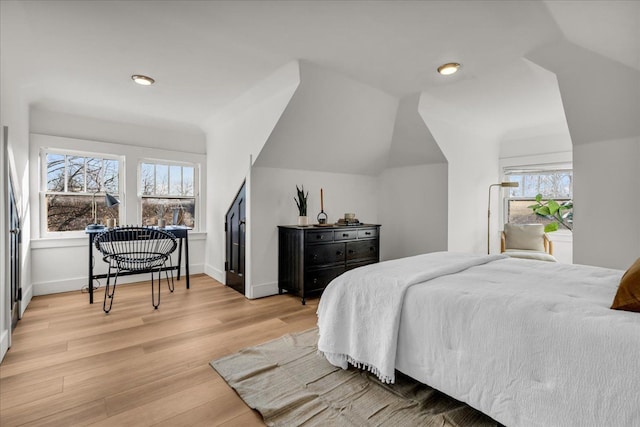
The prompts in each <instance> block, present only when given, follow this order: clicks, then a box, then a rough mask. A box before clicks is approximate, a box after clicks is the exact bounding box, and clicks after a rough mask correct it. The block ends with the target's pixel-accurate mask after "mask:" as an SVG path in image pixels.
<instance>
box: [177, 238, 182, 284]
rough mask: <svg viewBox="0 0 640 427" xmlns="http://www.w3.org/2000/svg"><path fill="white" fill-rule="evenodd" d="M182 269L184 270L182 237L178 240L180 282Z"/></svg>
mask: <svg viewBox="0 0 640 427" xmlns="http://www.w3.org/2000/svg"><path fill="white" fill-rule="evenodd" d="M181 269H182V237H181V238H179V239H178V280H180V270H181Z"/></svg>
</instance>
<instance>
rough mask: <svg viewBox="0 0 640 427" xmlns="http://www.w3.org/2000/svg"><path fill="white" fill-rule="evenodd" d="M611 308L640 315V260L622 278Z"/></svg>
mask: <svg viewBox="0 0 640 427" xmlns="http://www.w3.org/2000/svg"><path fill="white" fill-rule="evenodd" d="M611 308H613V309H616V310H626V311H637V312H638V313H640V258H638V259H637V260H636V262H634V263H633V264H631V267H629V269H628V270H627V271H626V272H625V273H624V275H623V276H622V279H621V280H620V286H618V292H617V293H616V296H615V298H614V299H613V305H612V306H611Z"/></svg>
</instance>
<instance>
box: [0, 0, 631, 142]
mask: <svg viewBox="0 0 640 427" xmlns="http://www.w3.org/2000/svg"><path fill="white" fill-rule="evenodd" d="M1 4H2V6H1V7H2V10H1V12H2V13H1V17H2V28H1V31H2V37H1V43H2V45H1V47H2V53H1V55H2V57H1V59H2V84H3V89H4V87H5V85H16V86H19V87H20V88H21V89H22V90H23V93H24V94H25V96H26V97H27V99H28V101H29V102H31V103H32V105H34V106H37V107H41V108H45V109H51V110H56V111H62V112H68V113H74V114H83V115H88V116H93V117H99V118H103V119H109V120H118V121H123V122H132V123H140V124H145V125H159V126H164V127H175V128H185V129H199V128H200V126H201V125H202V123H203V122H204V121H206V119H207V118H208V117H211V116H212V115H213V114H215V113H216V112H217V111H219V110H220V109H221V108H223V107H224V106H226V105H228V104H229V103H230V102H231V101H232V100H234V99H236V98H237V97H238V96H240V95H241V94H242V93H243V92H245V91H247V90H248V89H249V88H251V87H253V86H255V85H256V84H258V83H259V82H260V81H261V80H262V79H264V78H265V77H266V76H268V75H270V74H271V73H273V72H274V70H276V69H278V68H279V67H281V66H283V65H284V64H286V63H288V62H290V61H291V60H294V59H299V60H303V61H308V62H310V63H313V64H315V65H318V66H320V67H324V68H326V69H329V70H332V71H333V72H336V73H340V74H343V75H344V76H346V77H348V78H351V79H353V80H357V81H359V82H362V83H363V84H366V85H369V86H372V87H374V88H376V89H378V90H381V91H383V92H386V93H387V94H389V95H391V96H393V97H396V98H397V99H402V98H406V97H407V96H414V95H415V94H418V93H420V92H423V91H430V92H431V93H432V94H434V96H446V97H447V98H448V99H455V100H457V105H459V106H461V110H463V111H462V112H463V113H464V110H465V109H468V110H472V111H473V113H472V115H473V120H477V121H479V122H484V121H486V120H487V119H492V118H496V117H499V118H500V120H501V121H502V122H504V123H512V124H513V125H514V126H517V127H523V126H524V127H529V128H532V127H535V126H539V125H540V124H545V123H546V124H550V125H552V124H553V123H552V122H554V121H557V120H558V117H557V115H555V114H551V113H550V111H549V108H548V106H547V105H545V102H547V100H546V99H545V96H546V95H545V90H544V87H543V85H544V81H545V77H544V76H542V75H541V73H540V72H539V70H537V69H536V68H535V67H531V66H530V64H526V63H524V62H523V59H522V58H524V57H526V55H527V53H528V52H531V51H532V50H535V49H538V48H540V47H542V46H545V45H549V44H552V43H556V42H558V41H559V40H565V39H566V40H569V41H570V42H571V43H574V44H576V45H579V46H581V47H583V48H585V49H588V50H592V51H594V52H597V53H598V54H600V55H603V56H605V57H607V58H609V59H611V60H612V61H614V62H619V63H623V64H626V66H628V67H632V68H633V69H635V70H640V37H639V36H638V35H639V34H638V31H639V28H640V2H634V1H613V2H612V1H579V2H578V1H549V2H543V1H526V0H523V1H500V2H496V1H455V2H450V1H370V2H362V1H358V2H339V1H310V2H306V1H305V2H303V1H147V0H144V1H126V2H113V1H82V2H81V1H52V0H47V1H28V2H23V1H5V0H3V1H2V3H1ZM447 61H458V62H461V63H462V64H463V67H462V69H461V71H460V72H459V73H458V74H456V75H453V76H450V77H443V76H440V75H438V74H437V73H436V72H435V69H436V67H437V66H438V65H440V64H441V63H443V62H447ZM134 73H141V74H147V75H150V76H152V77H154V78H155V79H156V80H157V83H156V84H155V85H153V86H151V87H140V86H137V85H135V84H133V83H132V81H131V80H130V76H131V75H132V74H134ZM523 118H526V123H522V121H523ZM503 131H505V132H508V131H512V129H508V128H505V129H503Z"/></svg>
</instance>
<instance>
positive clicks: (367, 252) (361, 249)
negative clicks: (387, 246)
mask: <svg viewBox="0 0 640 427" xmlns="http://www.w3.org/2000/svg"><path fill="white" fill-rule="evenodd" d="M370 259H371V260H374V259H375V260H376V261H377V260H378V241H377V240H359V241H357V242H347V261H361V260H370Z"/></svg>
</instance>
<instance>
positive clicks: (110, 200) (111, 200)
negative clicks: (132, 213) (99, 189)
mask: <svg viewBox="0 0 640 427" xmlns="http://www.w3.org/2000/svg"><path fill="white" fill-rule="evenodd" d="M104 203H105V205H107V207H108V208H112V207H114V206H115V205H119V204H120V200H118V199H116V198H115V197H113V196H112V195H111V194H109V193H104Z"/></svg>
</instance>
